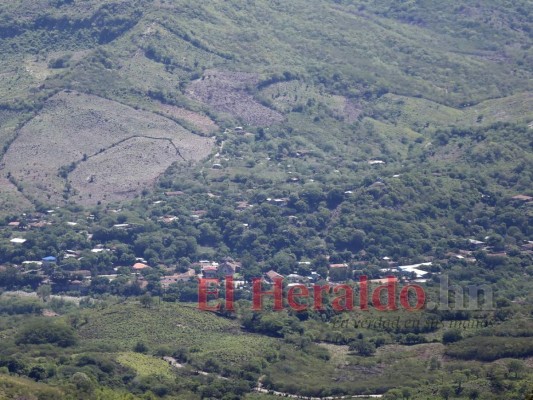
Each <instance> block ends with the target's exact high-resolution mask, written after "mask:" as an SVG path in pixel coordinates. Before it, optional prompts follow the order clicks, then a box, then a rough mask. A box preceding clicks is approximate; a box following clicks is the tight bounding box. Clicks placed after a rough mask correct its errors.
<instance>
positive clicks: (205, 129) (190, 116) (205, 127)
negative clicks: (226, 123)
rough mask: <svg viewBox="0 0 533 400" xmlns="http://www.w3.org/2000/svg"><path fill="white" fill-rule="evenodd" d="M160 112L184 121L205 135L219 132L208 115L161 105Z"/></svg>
mask: <svg viewBox="0 0 533 400" xmlns="http://www.w3.org/2000/svg"><path fill="white" fill-rule="evenodd" d="M159 110H160V111H161V112H162V113H163V114H165V115H168V116H170V117H172V118H176V119H181V120H184V121H186V122H188V123H190V124H191V125H193V126H194V127H195V128H196V129H198V130H199V131H200V132H202V133H204V134H206V135H207V134H210V133H214V132H216V131H217V130H218V126H217V124H215V123H214V122H213V120H212V119H211V118H209V117H208V116H206V115H202V114H199V113H196V112H194V111H190V110H187V109H185V108H181V107H176V106H171V105H168V104H160V105H159Z"/></svg>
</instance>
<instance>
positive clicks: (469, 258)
mask: <svg viewBox="0 0 533 400" xmlns="http://www.w3.org/2000/svg"><path fill="white" fill-rule="evenodd" d="M181 195H183V193H182V192H167V193H165V196H167V197H168V196H181ZM512 200H513V201H518V202H527V203H529V204H530V203H531V201H533V198H530V197H528V196H523V195H518V196H515V197H513V199H512ZM266 201H267V202H272V203H273V204H277V205H281V206H283V205H284V204H285V203H286V201H287V199H270V198H267V199H266ZM162 202H163V200H161V201H158V202H155V204H158V203H162ZM235 207H236V209H237V210H243V209H246V208H249V207H253V206H252V205H250V204H248V202H245V201H241V202H237V204H236V205H235ZM56 211H57V209H56V210H48V211H47V212H46V213H41V214H37V213H36V214H33V215H23V216H21V218H20V220H14V221H9V222H8V223H7V224H6V225H5V226H4V227H3V228H2V232H3V236H4V237H8V238H9V246H14V247H20V246H25V245H27V239H26V238H25V236H26V234H27V233H29V232H32V231H35V230H39V229H43V228H45V227H49V226H51V225H53V224H58V223H63V224H65V225H66V227H67V229H69V228H70V229H77V228H78V225H79V224H78V223H77V222H71V221H67V222H66V223H65V222H61V221H58V219H57V218H56V219H54V218H53V216H54V215H55V213H56ZM120 211H121V210H110V211H109V212H110V213H117V212H120ZM205 214H206V211H203V210H196V211H193V212H192V213H191V215H190V218H191V219H192V220H193V221H196V222H198V221H201V219H202V218H203V217H204V216H205ZM94 218H95V216H94V215H93V214H89V215H88V216H87V220H88V221H89V222H92V221H93V220H94ZM289 220H292V221H294V222H295V223H297V217H296V216H292V217H291V216H289ZM157 221H158V222H159V223H161V224H163V225H166V224H172V223H175V222H177V221H179V218H178V217H177V216H173V215H164V216H161V217H158V218H157ZM247 227H248V224H244V228H247ZM131 229H135V224H128V223H119V224H115V225H113V227H112V230H113V231H128V230H131ZM82 232H85V234H86V236H87V240H88V241H89V242H94V241H93V235H92V234H90V233H88V231H85V230H84V231H82ZM116 251H117V246H116V245H111V246H106V245H104V244H102V243H95V244H94V246H93V247H92V248H90V249H76V248H73V249H66V250H64V251H61V252H59V253H57V254H49V255H46V256H45V257H42V258H38V259H23V260H20V261H16V262H13V263H9V264H4V265H0V271H2V270H6V269H7V268H8V267H14V268H15V269H16V271H17V272H19V273H21V274H22V275H24V276H26V277H31V279H30V281H31V282H33V285H34V286H39V285H51V286H52V288H53V291H54V292H56V293H68V294H73V295H87V294H89V293H90V292H91V288H92V287H93V286H94V282H96V281H98V282H106V283H108V284H110V283H112V282H113V281H114V280H116V279H118V278H121V280H122V281H126V282H127V283H128V284H130V285H135V286H136V287H138V289H139V290H140V291H142V292H145V291H149V292H154V293H164V292H165V291H167V290H169V289H171V288H172V287H173V286H175V285H178V284H187V283H189V284H197V282H198V280H199V279H201V278H207V279H221V280H222V279H224V278H226V277H232V278H233V284H234V286H235V289H238V290H242V291H243V292H251V289H252V277H250V276H249V275H248V274H246V273H245V271H243V267H242V262H241V261H240V260H234V259H233V258H231V257H227V256H226V257H222V258H220V259H217V260H207V259H206V260H198V261H192V262H190V263H188V264H186V265H164V264H158V265H150V263H149V262H147V260H145V259H144V258H142V257H136V258H135V260H134V261H133V260H132V262H131V264H119V263H117V264H113V265H107V266H106V268H105V269H106V270H107V271H106V272H105V273H98V272H95V270H94V269H91V268H74V267H73V266H77V265H83V263H82V261H83V259H84V257H88V256H91V255H92V256H98V255H100V254H106V253H108V254H113V253H115V252H116ZM519 251H520V253H521V254H522V255H532V254H533V242H531V241H525V242H524V243H522V244H521V245H520V250H519ZM480 252H481V253H482V254H483V256H484V257H485V258H488V259H493V260H495V261H496V262H497V261H498V260H504V259H505V258H507V257H509V254H508V251H506V250H505V249H504V250H502V249H501V248H500V249H499V250H495V248H494V246H491V243H490V237H485V238H484V240H478V239H474V238H467V239H465V241H464V248H462V249H458V251H456V252H448V253H446V254H444V255H443V257H441V258H435V257H431V256H426V257H419V258H418V259H417V260H416V261H417V262H413V263H400V262H399V261H398V260H394V259H393V258H391V257H388V256H384V257H382V258H381V259H376V258H370V257H367V254H366V252H365V251H364V250H362V251H360V252H359V253H358V254H357V259H354V260H351V261H350V262H343V263H338V262H327V261H325V263H326V266H327V267H326V268H322V269H320V268H315V266H316V264H317V260H300V261H297V262H296V263H295V265H294V271H293V272H292V273H288V274H280V273H279V272H278V271H276V270H275V269H276V268H270V269H263V271H264V272H263V273H262V275H261V278H262V280H263V283H265V284H267V285H268V284H273V283H274V282H275V281H276V280H278V279H282V280H283V282H284V284H285V285H286V287H287V288H291V287H292V286H297V285H302V284H303V285H307V286H308V287H312V285H314V284H317V283H320V282H322V283H324V282H325V283H328V284H329V285H330V286H331V287H334V286H336V285H342V284H346V283H353V282H357V281H358V279H359V278H360V277H361V276H369V282H370V283H371V284H385V283H386V282H387V278H388V277H395V278H396V279H398V281H399V282H403V283H422V284H423V283H426V282H428V280H432V279H434V278H436V277H438V276H439V275H440V274H441V273H442V272H443V271H444V270H445V268H446V266H448V265H453V264H454V263H461V264H462V265H465V266H468V265H469V264H470V265H472V264H475V263H476V262H477V260H476V255H478V254H480ZM329 258H330V257H329V256H327V255H326V256H322V257H321V260H320V261H321V263H320V264H321V265H323V264H324V260H329ZM317 269H318V270H319V272H318V271H317ZM257 277H258V276H255V277H253V278H257Z"/></svg>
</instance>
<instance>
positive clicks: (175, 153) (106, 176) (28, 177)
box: [3, 92, 212, 204]
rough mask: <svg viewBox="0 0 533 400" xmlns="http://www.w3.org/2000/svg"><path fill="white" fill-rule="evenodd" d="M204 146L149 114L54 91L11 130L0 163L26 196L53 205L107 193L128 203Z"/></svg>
mask: <svg viewBox="0 0 533 400" xmlns="http://www.w3.org/2000/svg"><path fill="white" fill-rule="evenodd" d="M211 147H212V139H209V138H204V137H200V136H197V135H194V134H192V133H191V132H189V131H187V130H186V129H184V128H183V127H181V126H180V125H178V124H177V123H175V122H174V121H172V120H169V119H167V118H164V117H162V116H159V115H156V114H154V113H150V112H146V111H139V110H135V109H133V108H131V107H128V106H125V105H122V104H120V103H117V102H114V101H110V100H106V99H103V98H100V97H96V96H90V95H86V94H80V93H76V92H62V93H59V94H58V95H55V96H53V97H52V98H51V99H50V100H48V101H47V103H46V104H45V106H44V108H43V110H42V111H41V112H40V113H39V114H38V115H37V116H36V117H35V118H33V119H32V120H31V121H30V122H29V123H28V124H26V125H25V126H24V127H23V128H22V129H21V130H20V131H19V134H18V137H17V139H16V140H15V141H14V142H13V143H12V145H11V146H10V147H9V149H8V151H7V153H6V154H5V156H4V160H3V162H4V164H5V169H6V171H7V173H10V174H11V176H12V177H13V179H15V180H16V181H17V182H18V185H20V186H21V187H23V188H24V191H25V193H26V194H28V195H29V196H30V197H31V198H35V199H39V200H41V201H53V202H56V203H57V202H60V201H61V200H62V199H68V198H70V197H71V196H74V195H76V196H75V197H73V199H74V200H76V199H77V200H78V201H81V202H83V203H85V204H95V203H96V202H97V201H99V200H105V199H107V196H108V195H109V197H110V198H111V199H113V200H120V199H123V198H130V197H132V196H134V195H136V194H138V193H140V192H141V191H142V190H143V189H145V188H146V187H147V185H150V184H151V183H153V181H154V180H155V179H156V178H157V177H158V176H159V175H160V174H161V173H163V172H164V171H165V169H166V168H168V167H169V166H170V165H171V164H172V163H174V162H185V161H196V160H199V159H201V158H203V157H205V156H207V155H208V154H209V152H210V151H211ZM78 169H79V171H78ZM71 173H72V174H73V177H72V182H70V180H71V178H70V177H69V175H70V174H71ZM91 177H92V178H91ZM84 179H85V181H84ZM76 191H79V194H77V193H76ZM93 191H94V192H93ZM80 196H81V197H80Z"/></svg>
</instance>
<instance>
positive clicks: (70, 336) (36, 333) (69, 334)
mask: <svg viewBox="0 0 533 400" xmlns="http://www.w3.org/2000/svg"><path fill="white" fill-rule="evenodd" d="M76 342H77V340H76V336H75V333H74V330H73V329H72V328H70V327H69V326H68V325H66V324H64V323H62V322H59V321H52V320H38V321H33V322H31V323H29V324H27V325H26V326H25V327H24V328H23V329H22V330H21V331H20V333H19V334H18V336H17V338H16V344H17V345H20V344H55V345H57V346H60V347H68V346H73V345H75V344H76Z"/></svg>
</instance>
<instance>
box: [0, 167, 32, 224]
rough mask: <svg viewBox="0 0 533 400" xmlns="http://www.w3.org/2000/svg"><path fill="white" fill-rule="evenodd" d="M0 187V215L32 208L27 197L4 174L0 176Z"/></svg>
mask: <svg viewBox="0 0 533 400" xmlns="http://www.w3.org/2000/svg"><path fill="white" fill-rule="evenodd" d="M0 188H1V189H0V215H3V214H12V213H15V212H22V211H27V210H30V209H31V208H32V204H31V203H30V202H29V201H28V199H26V198H25V197H24V195H23V194H22V193H20V192H19V191H18V190H17V187H16V186H15V185H13V184H12V183H11V182H10V181H9V179H7V178H6V177H4V176H0Z"/></svg>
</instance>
